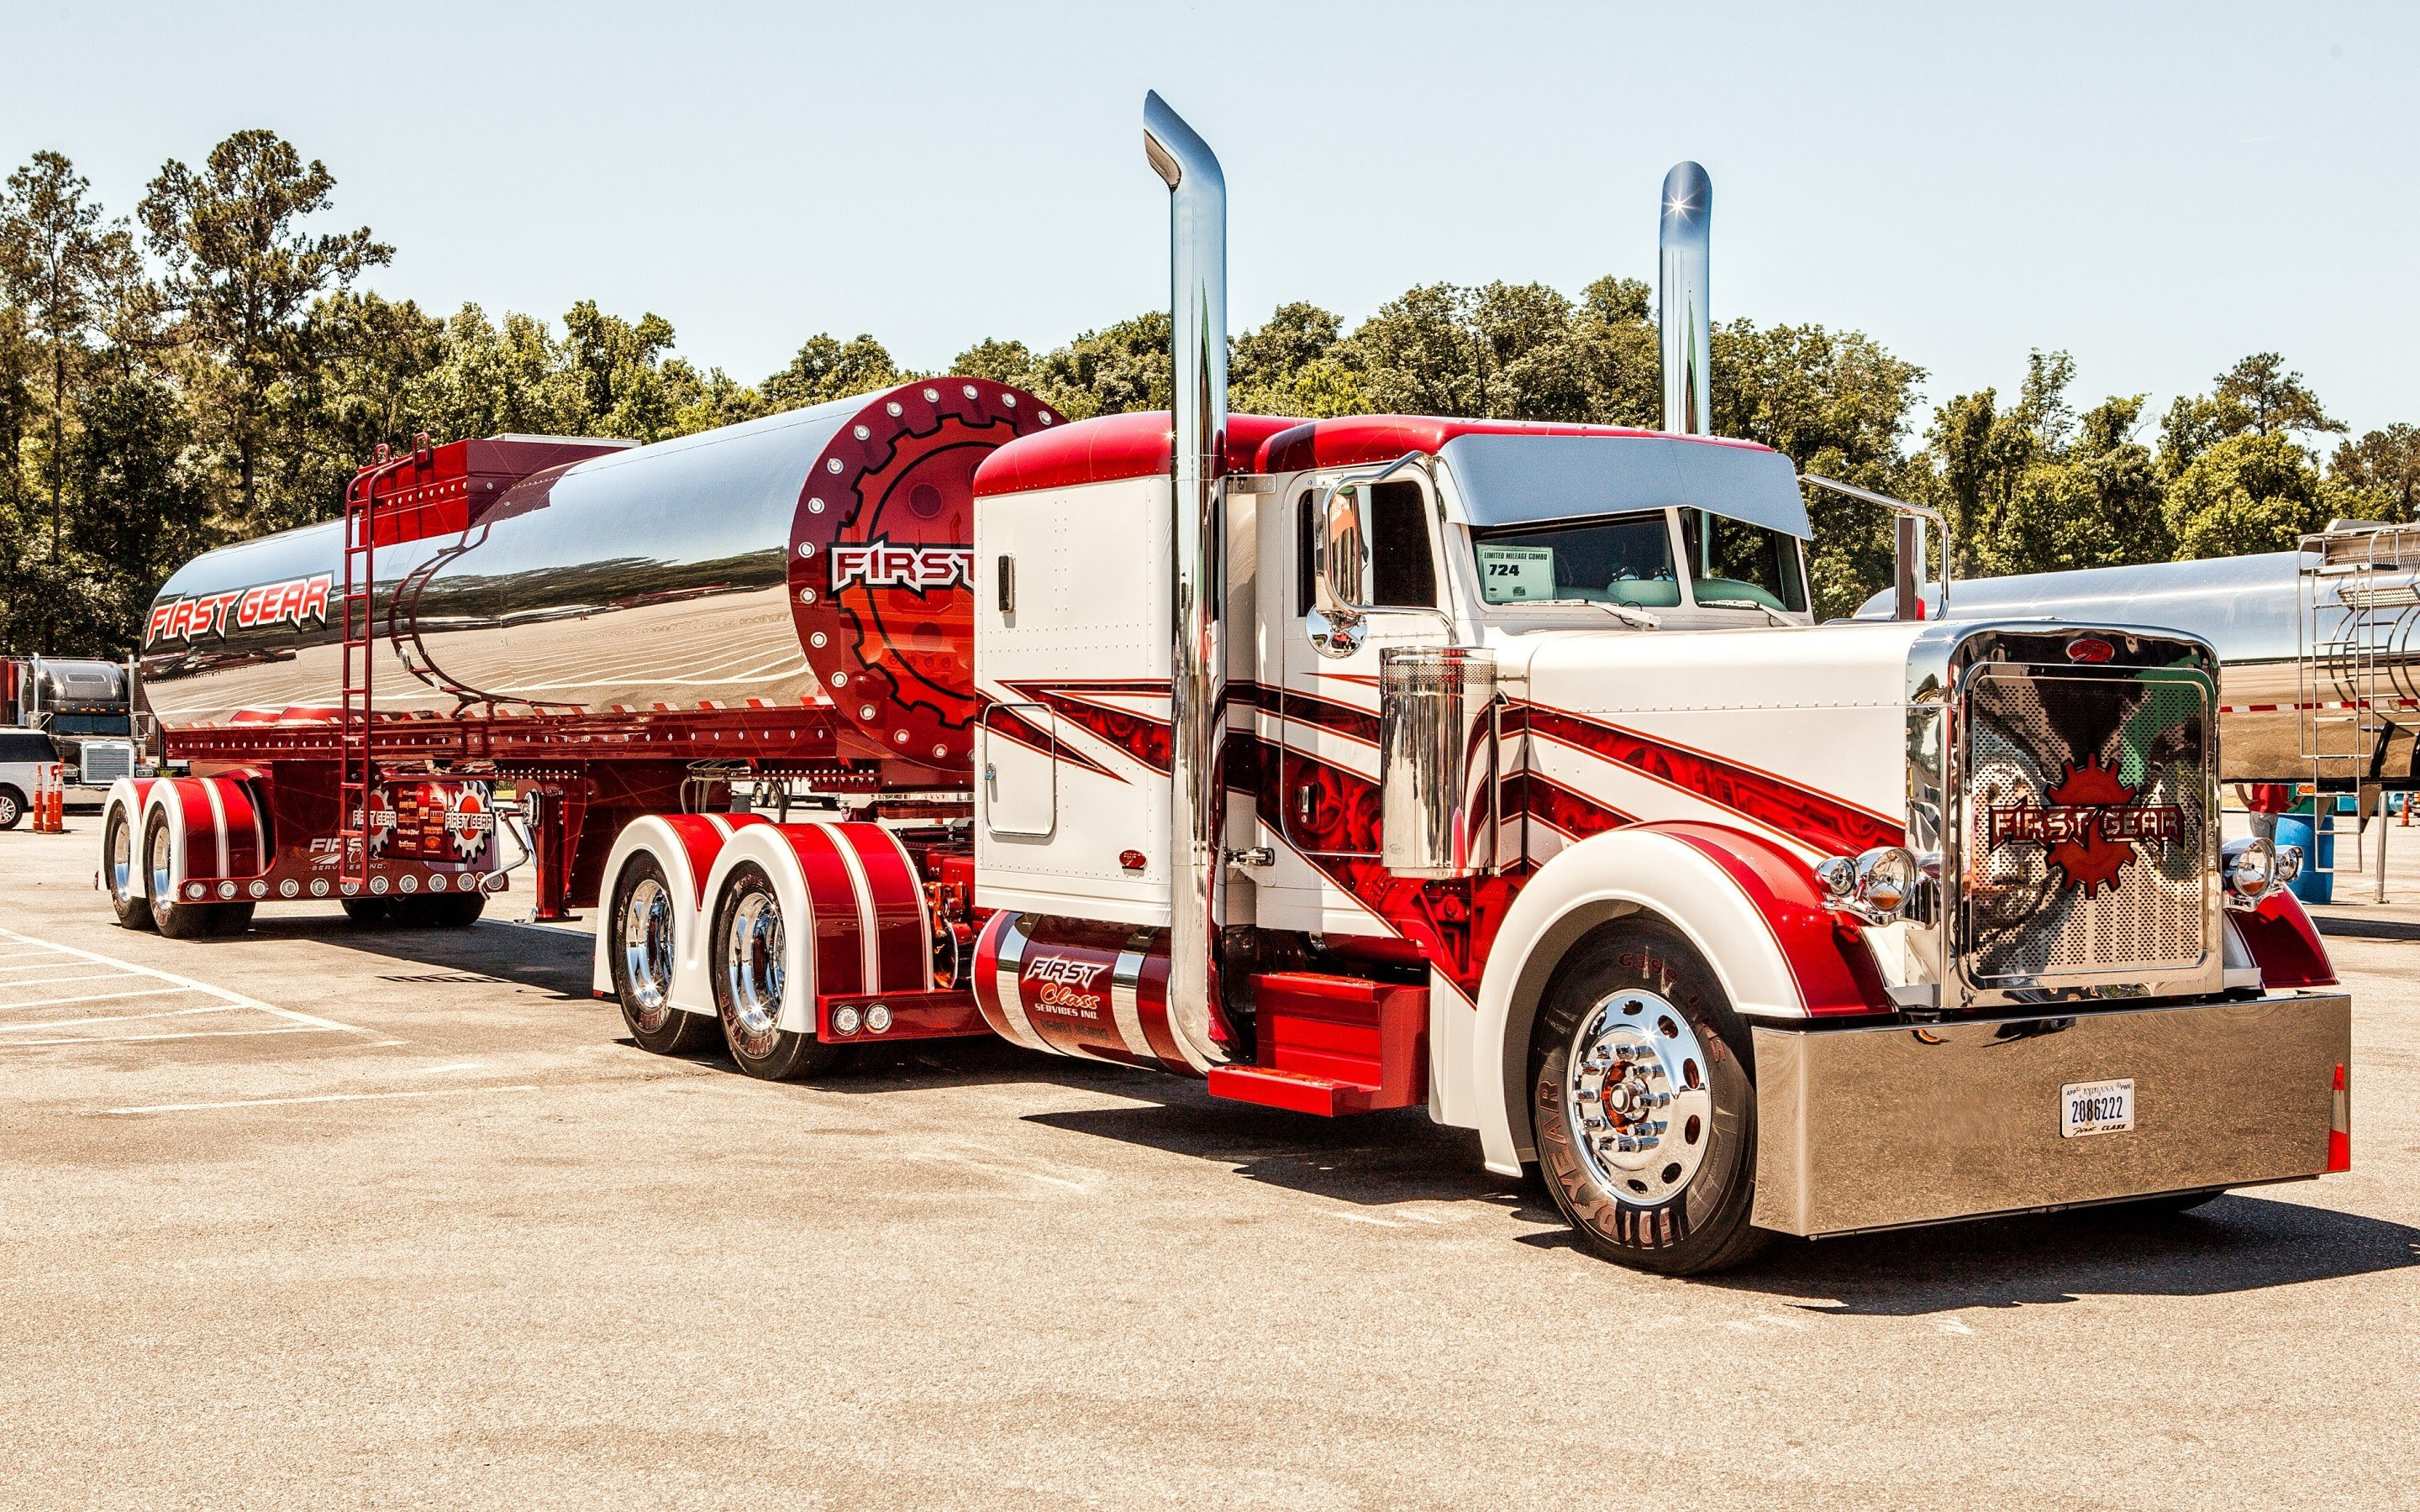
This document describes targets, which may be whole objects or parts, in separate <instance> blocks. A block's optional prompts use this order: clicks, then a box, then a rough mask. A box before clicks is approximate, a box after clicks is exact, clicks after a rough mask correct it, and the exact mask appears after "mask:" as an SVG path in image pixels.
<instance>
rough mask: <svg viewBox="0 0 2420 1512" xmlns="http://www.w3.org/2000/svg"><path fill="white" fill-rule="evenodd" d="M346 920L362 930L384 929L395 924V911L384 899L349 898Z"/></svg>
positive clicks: (346, 907) (346, 901)
mask: <svg viewBox="0 0 2420 1512" xmlns="http://www.w3.org/2000/svg"><path fill="white" fill-rule="evenodd" d="M343 902H344V904H345V918H347V919H348V920H349V921H350V922H351V923H353V924H354V925H355V926H357V927H358V928H361V929H384V928H385V927H386V926H387V925H389V924H392V923H394V922H395V909H394V908H393V906H391V905H390V904H389V903H387V901H386V900H385V899H383V898H347V899H345V900H343Z"/></svg>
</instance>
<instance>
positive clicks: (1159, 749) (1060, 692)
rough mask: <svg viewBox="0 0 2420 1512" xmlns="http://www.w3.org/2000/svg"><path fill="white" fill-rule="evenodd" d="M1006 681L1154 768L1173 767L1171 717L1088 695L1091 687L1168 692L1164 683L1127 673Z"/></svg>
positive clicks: (1095, 689) (1125, 691) (1117, 691)
mask: <svg viewBox="0 0 2420 1512" xmlns="http://www.w3.org/2000/svg"><path fill="white" fill-rule="evenodd" d="M1004 686H1006V687H1010V688H1012V689H1014V690H1015V691H1016V692H1019V693H1022V694H1024V695H1025V696H1026V697H1027V698H1029V699H1032V701H1033V702H1036V703H1039V704H1042V705H1044V706H1045V707H1047V708H1048V709H1049V710H1050V711H1051V712H1053V713H1054V714H1057V715H1058V716H1059V717H1061V718H1063V719H1065V720H1066V721H1067V722H1068V723H1070V724H1072V725H1074V726H1076V727H1077V728H1078V729H1079V730H1082V731H1085V732H1087V733H1090V734H1092V735H1093V736H1094V738H1096V739H1098V740H1100V741H1102V742H1103V743H1104V744H1107V745H1110V746H1114V747H1116V748H1118V749H1120V750H1122V751H1125V753H1126V754H1127V755H1129V756H1132V757H1133V758H1134V759H1135V760H1136V761H1139V762H1140V763H1142V764H1143V765H1145V766H1147V767H1149V768H1151V769H1152V770H1153V771H1155V772H1165V771H1167V770H1168V769H1169V766H1170V763H1171V752H1172V751H1173V749H1174V746H1175V737H1174V735H1173V733H1171V730H1170V728H1169V724H1168V721H1167V720H1165V719H1155V718H1152V717H1149V716H1148V715H1141V714H1137V713H1135V712H1133V711H1132V710H1130V709H1122V708H1118V707H1115V706H1113V705H1110V704H1105V703H1096V702H1092V701H1091V700H1089V699H1087V698H1085V697H1084V695H1085V694H1087V693H1093V694H1100V693H1113V694H1126V695H1130V696H1141V697H1146V698H1148V697H1160V698H1165V697H1167V696H1168V685H1167V684H1166V683H1164V682H1151V681H1147V680H1142V679H1128V680H1125V681H1116V682H1079V683H1009V684H1006V685H1004ZM1061 749H1065V747H1064V746H1062V747H1061Z"/></svg>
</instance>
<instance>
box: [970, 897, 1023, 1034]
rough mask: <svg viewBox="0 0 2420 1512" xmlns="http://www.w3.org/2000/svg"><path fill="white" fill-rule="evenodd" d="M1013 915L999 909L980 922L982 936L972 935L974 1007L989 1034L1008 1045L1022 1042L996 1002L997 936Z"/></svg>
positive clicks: (1010, 912)
mask: <svg viewBox="0 0 2420 1512" xmlns="http://www.w3.org/2000/svg"><path fill="white" fill-rule="evenodd" d="M1013 918H1016V912H1015V911H1014V910H1012V909H1006V908H1003V909H1001V910H1000V911H999V912H998V913H995V914H993V915H992V916H991V918H987V919H985V920H984V927H983V933H980V934H977V935H976V936H975V964H974V983H973V985H974V992H975V1008H976V1010H977V1011H979V1012H981V1013H982V1014H983V1017H984V1022H985V1024H988V1025H990V1026H991V1032H992V1033H994V1034H997V1035H999V1036H1000V1037H1001V1039H1003V1040H1006V1041H1008V1042H1009V1043H1011V1044H1022V1043H1024V1042H1025V1041H1023V1040H1021V1039H1019V1038H1018V1037H1017V1034H1016V1030H1015V1029H1014V1028H1012V1027H1011V1026H1010V1021H1009V1017H1008V1011H1007V1010H1006V1009H1004V1008H1002V1007H1001V1002H1000V936H1001V931H1003V930H1005V929H1007V928H1008V924H1009V920H1011V919H1013Z"/></svg>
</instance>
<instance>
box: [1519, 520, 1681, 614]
mask: <svg viewBox="0 0 2420 1512" xmlns="http://www.w3.org/2000/svg"><path fill="white" fill-rule="evenodd" d="M1472 541H1473V551H1474V552H1475V554H1476V555H1477V557H1478V562H1479V586H1480V594H1481V596H1482V597H1483V598H1485V599H1486V601H1487V602H1488V603H1490V604H1521V603H1537V602H1552V601H1554V600H1556V599H1561V600H1564V601H1566V602H1568V601H1570V600H1572V599H1587V600H1589V601H1590V602H1593V603H1599V604H1631V605H1636V606H1637V607H1638V608H1640V609H1664V608H1669V607H1671V606H1673V605H1676V604H1678V603H1680V602H1681V586H1680V582H1679V580H1678V578H1677V576H1676V575H1675V574H1674V572H1673V570H1672V536H1671V532H1669V531H1668V530H1667V529H1666V528H1665V524H1664V512H1663V511H1662V510H1652V511H1648V512H1645V513H1641V514H1637V515H1615V516H1610V517H1606V518H1603V519H1590V520H1569V521H1564V522H1561V523H1559V524H1553V525H1514V526H1502V527H1498V528H1496V529H1492V530H1479V531H1474V532H1472Z"/></svg>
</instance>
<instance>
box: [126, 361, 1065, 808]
mask: <svg viewBox="0 0 2420 1512" xmlns="http://www.w3.org/2000/svg"><path fill="white" fill-rule="evenodd" d="M1059 419H1060V417H1059V416H1058V415H1056V414H1055V413H1053V412H1052V411H1051V410H1050V409H1048V408H1047V406H1045V405H1043V404H1041V403H1040V402H1039V401H1036V400H1035V399H1033V398H1032V396H1031V395H1029V394H1025V393H1019V392H1018V391H1016V390H1014V389H1010V388H1007V387H1005V386H1004V385H1001V384H999V383H994V382H990V381H988V380H985V379H982V378H934V379H928V380H923V381H920V382H916V383H909V384H905V385H902V386H900V387H898V388H895V389H892V390H889V391H886V392H884V393H874V394H866V395H860V396H856V397H853V398H848V399H842V400H837V401H834V402H832V403H830V404H825V405H818V406H815V407H814V408H812V409H799V410H793V411H791V412H789V413H786V414H781V415H773V416H769V417H768V418H765V419H762V420H755V421H750V422H748V423H746V424H738V425H732V426H727V427H725V428H722V429H720V430H713V431H706V432H704V433H701V434H699V435H695V436H688V437H682V438H679V439H677V440H669V441H662V442H659V443H657V444H655V445H652V446H643V447H632V448H629V449H627V450H620V451H613V452H608V453H606V454H604V455H593V456H589V457H588V458H586V459H585V460H582V461H577V462H573V463H570V464H568V465H560V466H552V467H545V468H541V469H539V470H538V471H535V472H532V473H530V474H529V475H527V476H525V477H522V478H520V479H519V481H517V482H514V483H512V484H511V486H509V487H506V488H504V490H503V491H502V492H501V494H499V495H497V496H496V497H494V498H493V499H492V501H483V502H482V503H481V504H479V505H477V506H475V507H474V509H473V512H472V513H471V514H470V516H469V524H468V527H467V528H466V529H456V530H448V531H444V532H441V533H438V534H433V535H427V536H423V537H422V538H420V539H417V540H408V541H402V542H398V543H396V544H394V545H387V546H381V547H380V548H379V549H378V552H377V556H376V566H375V575H376V579H377V591H376V595H375V600H374V609H373V622H374V625H375V628H376V632H377V633H376V636H375V638H374V641H373V652H374V656H375V662H376V671H375V675H374V678H373V685H374V693H375V703H376V707H377V709H378V711H379V713H380V715H382V716H385V715H396V714H405V713H415V712H429V713H438V714H445V715H459V716H462V717H473V718H478V717H516V718H519V717H532V716H544V715H581V716H586V717H592V718H593V717H609V718H610V717H615V716H622V715H633V716H645V715H648V714H651V713H658V712H663V711H667V710H672V711H683V710H695V709H701V708H703V709H721V708H748V707H766V706H783V705H789V706H796V705H798V704H799V703H800V702H812V703H816V704H818V705H820V704H821V703H822V702H824V700H825V699H827V698H829V699H830V702H831V705H832V707H833V709H834V711H835V713H836V714H837V715H838V716H839V717H840V718H841V719H842V720H843V721H844V722H845V723H846V724H849V725H854V726H856V727H857V729H858V731H859V733H861V735H863V736H864V737H866V739H867V740H869V741H876V742H879V743H880V745H881V747H882V748H883V749H884V750H885V751H886V753H888V754H890V755H892V756H896V757H901V758H906V759H911V760H915V761H919V762H923V763H928V764H954V763H962V762H964V761H966V760H967V759H969V755H970V750H971V729H972V717H973V687H972V669H971V644H972V641H971V624H972V621H971V613H972V593H973V573H972V570H971V566H972V559H971V553H972V550H973V546H972V542H973V538H974V531H973V523H974V521H973V489H972V482H973V476H974V471H975V468H976V467H977V466H978V465H979V464H980V463H981V462H982V460H983V459H984V457H985V456H987V455H989V454H990V453H991V451H992V450H993V449H994V448H996V447H998V446H1000V445H1002V444H1004V443H1006V442H1007V441H1009V440H1014V439H1015V438H1016V436H1018V435H1020V434H1023V433H1026V432H1029V431H1034V430H1039V429H1042V428H1044V427H1046V426H1047V425H1050V424H1057V423H1058V422H1059ZM474 444H476V443H474ZM344 528H345V527H344V525H343V523H342V522H341V521H332V522H329V523H327V524H323V525H315V526H310V527H307V528H305V529H302V530H300V531H293V532H287V533H285V534H282V535H276V536H271V537H267V538H264V539H262V540H258V541H252V542H247V543H244V544H242V545H240V546H234V547H229V548H225V549H223V550H219V551H213V552H211V553H209V554H208V555H206V556H203V557H200V558H198V559H196V560H195V561H194V562H192V563H188V564H187V565H186V566H185V567H184V568H182V569H181V570H179V571H178V573H177V575H176V576H175V577H173V578H171V579H169V581H168V583H167V585H166V586H165V587H164V588H163V589H162V591H161V594H160V597H159V599H158V601H157V602H156V603H155V605H154V609H153V613H152V617H151V626H150V630H151V633H150V635H149V636H148V637H147V641H146V652H145V658H144V667H145V678H146V683H147V687H148V689H149V692H150V696H151V700H152V703H153V706H154V707H155V708H156V709H158V710H159V711H160V713H161V715H162V717H163V719H164V720H165V721H166V722H167V723H168V725H169V726H170V727H171V728H172V729H174V728H180V727H186V726H192V725H196V724H224V723H229V722H245V721H249V720H255V719H265V718H281V717H282V718H285V719H289V720H294V719H300V720H314V719H325V718H327V717H331V716H332V713H333V711H334V708H335V706H336V705H337V704H338V703H339V702H340V692H341V690H340V687H339V682H338V671H337V667H338V661H339V653H340V650H341V647H340V645H339V643H338V642H339V640H340V639H341V623H342V594H343V580H344V563H343V556H342V540H343V531H344ZM196 606H198V607H196Z"/></svg>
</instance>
